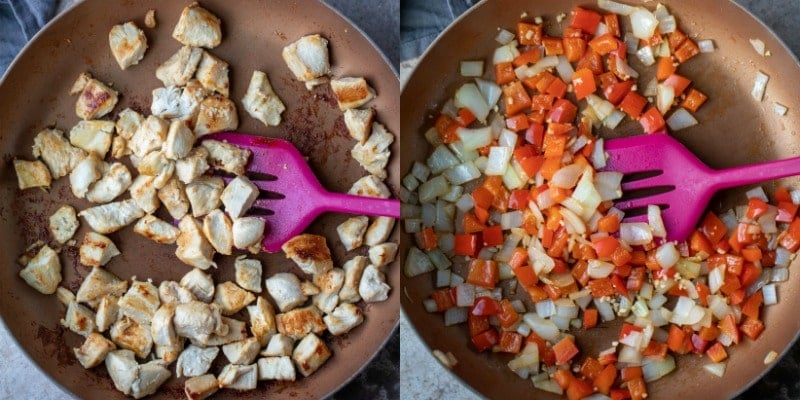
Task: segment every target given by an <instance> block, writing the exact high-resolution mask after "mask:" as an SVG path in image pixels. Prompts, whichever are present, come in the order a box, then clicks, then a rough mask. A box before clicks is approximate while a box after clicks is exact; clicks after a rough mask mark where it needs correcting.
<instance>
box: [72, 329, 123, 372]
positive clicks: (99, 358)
mask: <svg viewBox="0 0 800 400" xmlns="http://www.w3.org/2000/svg"><path fill="white" fill-rule="evenodd" d="M116 349H117V346H115V345H114V342H112V341H110V340H108V339H106V338H105V337H103V335H101V334H99V333H97V332H92V333H90V334H89V336H87V337H86V340H85V341H84V342H83V344H82V345H81V347H78V348H73V349H72V351H73V352H74V353H75V358H77V359H78V362H79V363H81V365H82V366H83V368H86V369H89V368H94V367H96V366H98V365H100V363H102V362H103V361H105V359H106V355H107V354H108V353H109V352H111V351H112V350H116Z"/></svg>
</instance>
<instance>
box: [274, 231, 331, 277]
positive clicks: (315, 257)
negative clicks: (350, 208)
mask: <svg viewBox="0 0 800 400" xmlns="http://www.w3.org/2000/svg"><path fill="white" fill-rule="evenodd" d="M281 249H282V250H283V252H284V253H286V257H287V258H291V259H292V260H293V261H294V262H295V264H297V266H298V267H300V269H301V270H303V272H305V273H307V274H309V275H317V274H321V273H324V272H327V271H328V270H330V269H331V268H333V260H332V259H331V250H330V249H329V248H328V243H327V241H326V240H325V237H324V236H320V235H312V234H310V233H303V234H300V235H297V236H295V237H293V238H291V239H289V240H288V241H287V242H286V243H284V244H283V246H281Z"/></svg>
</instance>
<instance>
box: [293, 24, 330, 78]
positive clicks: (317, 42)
mask: <svg viewBox="0 0 800 400" xmlns="http://www.w3.org/2000/svg"><path fill="white" fill-rule="evenodd" d="M281 56H283V61H285V62H286V65H287V66H288V67H289V69H290V70H291V71H292V74H294V76H295V78H297V80H298V81H300V82H307V81H310V80H313V79H316V78H319V77H321V76H324V75H328V74H329V73H330V63H329V61H328V40H327V39H325V38H323V37H322V36H320V35H318V34H316V35H308V36H303V37H301V38H300V39H298V40H297V41H296V42H294V43H291V44H289V45H288V46H286V47H284V48H283V51H282V52H281Z"/></svg>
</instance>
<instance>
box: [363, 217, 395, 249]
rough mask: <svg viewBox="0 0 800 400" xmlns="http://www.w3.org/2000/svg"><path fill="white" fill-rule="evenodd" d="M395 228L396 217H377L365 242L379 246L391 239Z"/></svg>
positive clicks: (369, 229)
mask: <svg viewBox="0 0 800 400" xmlns="http://www.w3.org/2000/svg"><path fill="white" fill-rule="evenodd" d="M393 228H394V218H392V217H377V218H375V219H374V220H373V221H372V224H370V226H369V228H368V229H367V234H366V236H365V237H364V242H365V243H366V245H367V246H377V245H379V244H381V243H383V242H385V241H386V240H388V239H389V236H390V235H391V234H392V229H393Z"/></svg>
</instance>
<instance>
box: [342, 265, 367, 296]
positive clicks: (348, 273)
mask: <svg viewBox="0 0 800 400" xmlns="http://www.w3.org/2000/svg"><path fill="white" fill-rule="evenodd" d="M368 262H369V260H367V258H366V257H363V256H355V257H353V259H351V260H348V261H347V262H346V263H344V265H343V266H342V269H344V284H343V285H342V288H341V290H339V301H341V302H343V303H345V302H346V303H357V302H359V301H361V296H360V295H359V294H358V286H359V285H360V283H361V275H362V274H363V273H364V268H366V267H367V264H368Z"/></svg>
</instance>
